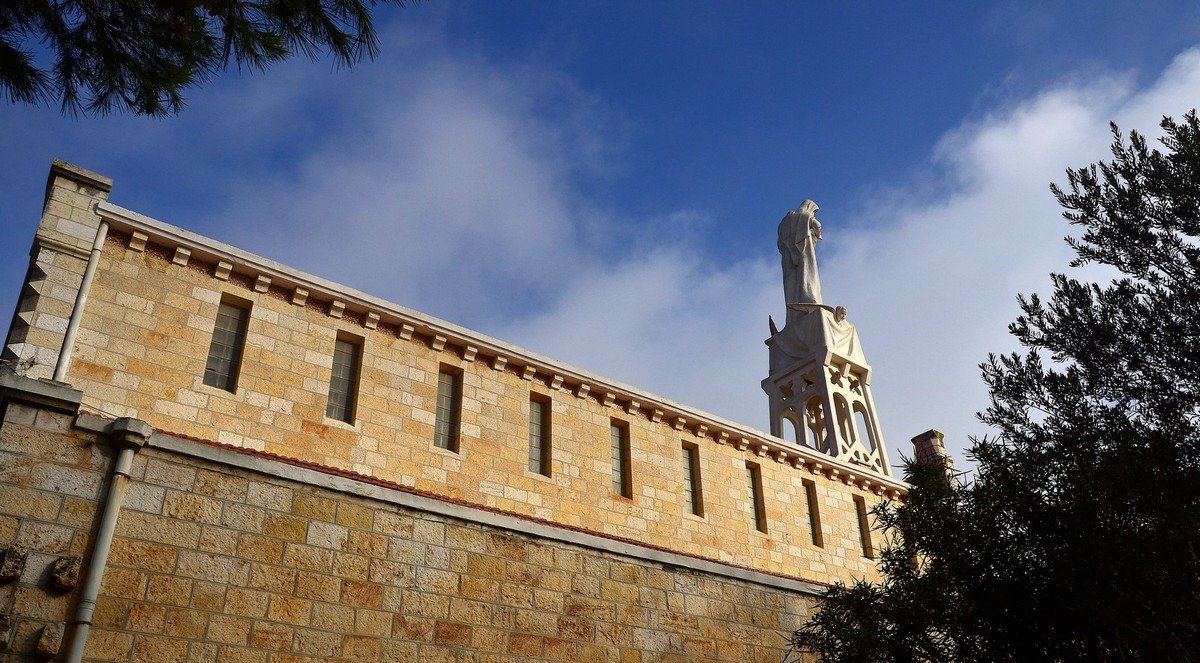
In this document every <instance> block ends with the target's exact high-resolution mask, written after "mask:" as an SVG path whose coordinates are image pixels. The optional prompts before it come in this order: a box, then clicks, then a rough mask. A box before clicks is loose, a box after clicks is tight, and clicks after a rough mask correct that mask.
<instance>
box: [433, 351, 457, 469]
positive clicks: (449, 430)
mask: <svg viewBox="0 0 1200 663" xmlns="http://www.w3.org/2000/svg"><path fill="white" fill-rule="evenodd" d="M461 411H462V373H459V372H456V371H450V370H447V369H442V370H441V371H440V372H439V373H438V392H437V423H436V425H435V426H434V432H433V446H435V447H438V448H440V449H446V450H448V451H453V452H454V453H458V420H459V415H460V413H461Z"/></svg>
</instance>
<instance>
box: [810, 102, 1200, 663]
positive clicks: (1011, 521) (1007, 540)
mask: <svg viewBox="0 0 1200 663" xmlns="http://www.w3.org/2000/svg"><path fill="white" fill-rule="evenodd" d="M1161 126H1162V129H1163V131H1164V136H1163V138H1161V141H1160V142H1161V147H1152V146H1150V145H1148V144H1147V141H1146V139H1145V138H1144V137H1143V136H1141V135H1139V134H1137V133H1136V132H1134V133H1130V134H1129V136H1128V137H1125V136H1123V135H1122V134H1121V132H1120V131H1119V130H1118V129H1117V127H1116V126H1115V125H1113V127H1112V131H1113V137H1114V142H1113V147H1112V155H1113V158H1112V160H1111V161H1107V162H1100V163H1098V164H1093V165H1089V166H1085V167H1083V168H1078V169H1070V170H1068V171H1067V174H1066V177H1067V181H1066V184H1065V185H1064V186H1062V187H1059V186H1054V185H1052V186H1051V190H1052V192H1053V194H1054V195H1055V197H1056V198H1057V199H1058V202H1059V203H1060V204H1061V205H1062V207H1063V209H1064V212H1063V216H1064V217H1065V218H1066V219H1067V221H1069V222H1070V223H1071V224H1073V225H1075V226H1078V227H1079V229H1080V232H1078V233H1077V236H1076V237H1075V238H1071V239H1068V240H1067V241H1068V243H1069V244H1070V245H1071V247H1072V248H1073V249H1074V251H1075V254H1076V258H1075V259H1074V261H1073V262H1072V264H1071V266H1072V267H1080V266H1083V265H1101V266H1107V267H1106V268H1107V270H1108V272H1110V273H1112V274H1114V275H1115V278H1113V279H1112V280H1110V281H1106V282H1104V283H1093V282H1085V281H1080V280H1076V279H1074V278H1071V277H1069V276H1067V275H1064V274H1054V275H1052V276H1051V280H1052V286H1053V288H1052V292H1051V294H1050V296H1049V297H1048V298H1047V299H1043V298H1041V297H1038V296H1036V295H1033V296H1029V297H1020V298H1019V302H1020V306H1021V310H1022V314H1021V315H1020V316H1019V317H1018V318H1017V320H1016V321H1015V322H1014V323H1013V324H1011V325H1010V327H1009V330H1010V332H1011V333H1012V334H1013V335H1015V336H1016V337H1017V339H1018V340H1019V341H1020V343H1021V344H1022V345H1023V346H1024V348H1025V350H1024V351H1022V352H1020V353H1013V354H1008V355H1003V356H991V357H989V359H988V361H987V362H986V363H984V364H983V365H982V366H981V368H982V369H983V377H984V380H985V381H986V382H987V384H988V386H989V388H990V392H991V405H990V407H989V408H988V409H987V410H986V411H985V412H983V413H981V414H980V418H981V419H982V421H983V422H985V423H987V424H989V425H990V426H992V427H993V428H994V429H995V431H996V434H995V435H994V436H992V437H986V438H982V439H978V440H975V441H974V442H973V444H972V447H971V450H970V454H971V456H972V457H973V458H974V459H975V460H976V462H977V469H976V471H975V474H974V476H973V478H972V480H970V481H965V480H964V481H962V482H959V481H950V480H947V477H946V474H945V468H943V467H938V466H935V465H929V464H925V465H921V464H916V463H912V462H909V463H908V464H907V465H906V467H905V472H906V478H907V479H908V480H909V482H910V483H911V486H912V488H911V491H910V493H909V496H908V500H907V502H906V503H904V504H902V505H900V506H890V505H886V504H881V505H879V506H877V507H876V508H875V511H874V513H875V514H876V517H877V519H878V522H879V524H880V526H881V528H882V529H883V530H884V532H885V536H886V538H887V540H888V541H889V543H888V544H887V546H886V548H885V550H884V552H883V554H882V556H881V571H882V574H883V581H882V583H880V584H877V585H872V584H868V583H865V582H859V583H857V584H854V585H853V586H836V587H833V588H831V589H830V590H829V591H828V592H827V593H825V594H824V596H823V597H821V598H820V599H819V601H818V606H819V610H818V611H817V612H816V613H815V615H814V616H813V617H812V618H811V619H810V621H809V622H808V623H807V624H806V625H805V626H804V627H803V628H801V629H800V630H798V631H796V632H795V633H794V634H793V637H792V644H793V653H800V652H813V653H816V654H819V655H820V656H821V657H822V658H823V659H824V660H825V661H828V662H830V663H837V662H842V661H846V662H849V661H855V662H859V661H878V662H895V663H908V662H918V661H930V662H932V661H1186V660H1193V659H1197V658H1200V121H1198V120H1197V116H1196V112H1195V111H1192V112H1190V113H1188V114H1187V115H1185V116H1184V117H1183V119H1182V120H1181V121H1176V120H1174V119H1171V118H1164V119H1163V121H1162V125H1161Z"/></svg>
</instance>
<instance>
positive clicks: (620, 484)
mask: <svg viewBox="0 0 1200 663" xmlns="http://www.w3.org/2000/svg"><path fill="white" fill-rule="evenodd" d="M609 441H610V444H611V446H612V491H613V493H614V494H616V495H620V496H622V497H629V498H632V497H633V476H632V472H631V469H630V463H629V425H628V424H626V423H624V422H619V421H614V422H612V424H611V425H610V426H609Z"/></svg>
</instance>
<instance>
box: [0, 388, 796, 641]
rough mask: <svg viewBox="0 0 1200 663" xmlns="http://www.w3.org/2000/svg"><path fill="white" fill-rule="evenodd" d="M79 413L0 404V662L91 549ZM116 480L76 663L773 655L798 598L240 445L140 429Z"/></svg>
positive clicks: (57, 598)
mask: <svg viewBox="0 0 1200 663" xmlns="http://www.w3.org/2000/svg"><path fill="white" fill-rule="evenodd" d="M83 419H89V420H90V423H87V424H86V425H85V424H81V423H79V422H75V426H80V425H83V426H84V427H85V428H87V429H88V430H86V431H85V430H80V429H79V428H76V427H72V422H73V421H74V420H75V418H74V417H73V416H71V415H66V414H53V413H49V412H46V411H43V410H39V409H37V408H34V407H30V406H25V405H19V404H13V405H10V407H9V408H8V412H7V416H6V418H5V422H4V424H3V428H0V458H3V460H4V467H5V468H6V469H5V471H4V473H3V474H2V475H0V547H6V546H10V545H13V544H19V545H22V546H25V547H27V548H28V549H30V550H31V551H32V552H31V553H30V555H29V559H28V562H27V563H26V565H25V570H24V573H23V574H22V575H21V577H20V578H19V579H18V580H16V581H14V582H9V583H7V584H0V617H2V618H3V620H4V621H5V622H6V624H7V628H8V629H9V630H8V631H7V632H8V633H9V634H10V636H11V639H10V642H9V644H8V647H7V649H6V650H5V649H0V660H2V661H28V660H32V658H33V651H34V650H35V648H36V647H37V646H38V642H39V639H40V638H41V635H42V633H43V632H44V629H46V627H51V628H53V627H54V626H55V625H56V624H61V623H63V622H64V621H65V620H66V619H67V616H68V615H69V614H70V611H71V609H72V608H73V607H74V602H75V599H76V598H77V597H76V596H75V595H74V594H73V593H56V592H52V591H49V590H47V589H46V587H47V581H46V573H47V569H48V567H49V565H50V564H51V563H52V561H53V559H54V558H56V557H57V556H59V555H63V554H81V555H85V556H87V555H89V554H90V551H89V545H88V542H89V536H90V535H91V533H92V529H93V527H94V520H95V513H96V508H97V507H96V498H97V496H98V495H99V494H100V492H101V490H102V488H103V484H104V483H105V480H106V476H107V474H106V472H107V471H108V468H107V464H108V461H109V460H110V458H109V456H108V454H107V452H106V451H105V449H106V448H107V447H106V446H105V444H104V443H103V442H102V441H101V440H100V436H98V435H97V434H95V433H94V432H90V431H96V430H98V424H103V423H105V422H103V421H100V420H98V419H96V418H94V417H90V418H89V417H86V415H85V416H84V417H83ZM131 474H132V479H131V483H130V485H129V488H128V492H127V496H126V499H125V503H124V506H123V509H122V511H121V513H120V517H119V520H118V524H117V531H116V537H115V539H114V542H113V547H112V552H111V555H110V557H109V559H108V564H107V568H106V570H105V574H104V582H103V585H102V587H101V593H100V597H99V601H98V603H97V608H96V612H95V617H94V625H93V627H92V630H91V634H90V637H89V638H88V641H87V647H86V650H85V660H89V661H114V662H115V661H138V662H155V661H164V662H166V661H172V662H173V661H196V662H215V661H252V662H262V663H266V662H278V663H301V662H316V661H328V660H334V661H422V662H427V661H492V662H496V663H503V662H507V661H512V662H516V661H530V660H534V661H589V662H605V663H617V662H628V661H638V662H645V663H648V662H651V661H664V662H665V661H762V662H764V663H765V662H768V661H769V662H770V663H777V662H778V661H779V660H780V659H781V656H782V653H783V651H782V645H783V644H784V639H783V637H782V636H784V635H786V634H787V633H788V632H790V631H791V630H792V629H794V628H795V627H797V626H798V625H799V624H800V623H801V621H802V620H803V618H804V616H805V615H806V614H807V611H808V609H809V602H810V598H809V596H808V595H807V594H805V593H804V592H802V591H797V590H796V589H795V587H794V586H790V585H789V581H785V580H782V579H776V580H773V581H772V580H771V579H770V578H765V577H759V578H758V581H747V580H744V579H738V578H735V577H730V575H729V574H728V573H713V572H708V571H706V570H704V569H702V568H699V567H698V566H697V568H687V566H686V565H685V564H680V563H678V562H680V561H681V560H680V559H678V558H676V559H675V560H674V561H675V562H677V563H675V564H663V563H659V562H655V561H653V560H648V559H646V558H644V557H635V556H630V555H623V554H617V553H614V552H612V551H606V550H602V549H598V548H597V547H595V546H589V545H580V544H576V543H572V542H570V541H569V540H566V539H564V538H563V537H561V536H560V537H558V538H552V537H549V536H537V535H535V534H536V533H535V532H534V530H533V529H531V528H536V527H544V526H540V525H537V524H536V523H532V522H530V523H529V524H527V525H525V526H524V527H525V529H526V531H515V530H513V529H510V528H507V527H504V526H501V525H503V524H504V522H506V521H505V517H502V516H495V518H496V519H498V520H496V522H488V519H489V516H487V515H486V513H483V514H482V516H481V515H480V514H481V513H482V512H479V511H477V510H472V509H469V508H464V507H461V506H456V505H453V504H450V503H443V502H439V501H437V500H431V499H429V498H425V497H421V496H419V495H418V496H405V495H402V494H400V493H397V492H396V491H389V490H386V489H383V488H379V487H378V486H374V485H372V484H370V483H366V482H361V481H357V480H354V479H352V478H345V477H339V476H336V475H329V474H326V473H322V472H319V471H315V470H311V469H304V468H298V467H297V466H295V465H294V464H291V465H289V464H288V463H283V462H280V461H278V460H275V459H269V458H264V457H262V456H261V455H252V454H251V452H248V451H245V450H243V451H241V452H239V453H234V452H233V451H230V450H228V449H222V448H217V447H213V446H211V445H205V444H200V443H197V442H192V441H189V440H184V439H180V438H174V437H170V436H163V435H155V436H154V437H153V438H152V443H151V445H150V446H148V447H146V448H144V449H143V450H142V451H141V452H140V453H139V454H138V456H137V457H136V460H135V462H134V465H133V469H132V472H131ZM396 495H400V496H401V497H403V498H405V499H410V500H425V503H428V504H435V505H441V506H439V507H438V508H437V509H433V510H425V509H420V508H414V507H413V506H412V505H411V504H409V505H407V506H406V505H405V504H404V503H401V502H400V501H398V500H397V499H396V498H395V496H396ZM454 509H458V510H459V511H454ZM452 513H459V514H474V515H475V517H476V519H475V520H472V519H471V518H470V517H454V516H452V515H448V514H452ZM509 520H511V519H509ZM565 536H568V537H569V535H565ZM585 538H586V537H585ZM614 545H615V544H614ZM682 561H686V560H682ZM733 571H736V570H733ZM764 579H765V580H766V581H765V582H764ZM791 585H794V583H791ZM810 591H811V590H810Z"/></svg>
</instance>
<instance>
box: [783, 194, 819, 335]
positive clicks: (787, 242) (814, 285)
mask: <svg viewBox="0 0 1200 663" xmlns="http://www.w3.org/2000/svg"><path fill="white" fill-rule="evenodd" d="M818 209H820V208H819V207H817V204H816V203H814V202H813V201H811V200H806V201H804V202H803V203H800V206H799V207H797V208H796V209H794V210H792V211H790V212H788V213H787V215H786V216H784V217H783V220H782V221H780V222H779V242H778V246H779V253H780V255H781V256H782V257H783V295H784V299H785V300H786V301H785V303H786V304H820V303H821V279H820V278H819V277H818V276H817V250H816V244H817V241H819V240H820V239H821V223H820V222H819V221H817V217H816V214H817V210H818ZM788 317H789V318H791V317H792V313H791V311H790V310H789V313H788Z"/></svg>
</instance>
